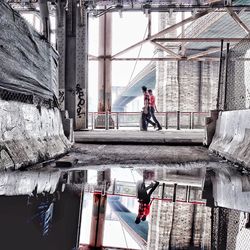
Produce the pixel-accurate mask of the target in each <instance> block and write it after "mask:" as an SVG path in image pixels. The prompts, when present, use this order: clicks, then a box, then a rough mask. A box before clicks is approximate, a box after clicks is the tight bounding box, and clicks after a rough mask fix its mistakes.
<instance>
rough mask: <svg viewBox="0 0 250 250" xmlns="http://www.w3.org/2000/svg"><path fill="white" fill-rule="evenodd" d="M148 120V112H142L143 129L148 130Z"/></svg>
mask: <svg viewBox="0 0 250 250" xmlns="http://www.w3.org/2000/svg"><path fill="white" fill-rule="evenodd" d="M147 127H148V126H147V120H146V114H145V113H142V129H143V130H147Z"/></svg>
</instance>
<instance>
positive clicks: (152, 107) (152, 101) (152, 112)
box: [148, 89, 162, 130]
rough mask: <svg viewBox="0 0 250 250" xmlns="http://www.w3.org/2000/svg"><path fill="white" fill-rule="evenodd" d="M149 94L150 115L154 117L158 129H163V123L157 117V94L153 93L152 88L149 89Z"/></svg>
mask: <svg viewBox="0 0 250 250" xmlns="http://www.w3.org/2000/svg"><path fill="white" fill-rule="evenodd" d="M148 94H149V113H150V116H151V117H152V119H153V121H154V122H155V124H156V125H157V127H158V129H157V130H162V126H161V124H160V123H159V122H158V120H157V118H156V117H155V111H156V112H158V110H157V108H156V105H155V96H154V95H153V91H152V89H149V90H148Z"/></svg>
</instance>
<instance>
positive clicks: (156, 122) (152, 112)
mask: <svg viewBox="0 0 250 250" xmlns="http://www.w3.org/2000/svg"><path fill="white" fill-rule="evenodd" d="M149 113H150V116H151V117H152V119H153V121H154V122H155V124H156V125H157V127H158V128H161V124H160V123H159V122H158V120H157V119H156V117H155V109H154V107H149Z"/></svg>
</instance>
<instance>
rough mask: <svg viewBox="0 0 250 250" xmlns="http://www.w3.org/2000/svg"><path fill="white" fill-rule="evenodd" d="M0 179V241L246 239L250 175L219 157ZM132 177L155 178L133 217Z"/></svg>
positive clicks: (141, 244)
mask: <svg viewBox="0 0 250 250" xmlns="http://www.w3.org/2000/svg"><path fill="white" fill-rule="evenodd" d="M0 181H1V185H0V194H1V197H0V217H1V218H0V221H1V232H0V233H1V242H0V249H4V250H5V249H6V250H12V249H13V250H14V249H25V250H34V249H36V250H40V249H41V250H50V249H51V250H52V249H53V250H64V249H65V250H72V249H89V246H92V248H94V249H98V247H100V246H102V245H104V246H107V247H109V248H120V249H127V248H129V249H149V250H151V249H152V250H153V249H229V246H230V249H248V248H247V247H248V246H249V245H250V243H249V241H248V240H247V237H250V232H249V229H248V228H249V227H250V223H249V215H248V213H249V212H250V178H249V175H247V174H246V173H245V174H242V173H240V172H238V171H237V170H236V169H235V168H233V167H229V166H228V165H226V164H224V163H220V164H219V166H207V165H206V167H205V165H204V166H202V165H198V164H197V168H185V166H182V167H180V168H178V169H176V168H160V167H158V168H153V167H152V166H148V167H145V168H139V167H136V166H135V167H134V168H111V169H108V168H107V169H104V170H102V171H96V170H93V169H92V170H90V169H85V170H77V171H76V170H74V171H71V170H68V171H61V170H60V171H59V170H53V171H48V170H46V171H23V172H2V173H1V174H0ZM138 181H141V183H142V182H143V183H145V185H146V186H148V185H150V184H151V183H155V182H154V181H157V182H159V185H157V187H156V189H155V191H154V192H153V193H152V196H151V200H152V204H151V207H150V213H149V215H148V216H147V218H146V220H145V221H143V220H141V222H140V223H139V224H136V223H135V219H136V217H137V215H138V206H139V203H138V199H137V197H136V196H137V191H136V183H137V182H138ZM241 211H243V212H241ZM248 239H249V238H248ZM79 245H80V248H79ZM244 247H245V248H244Z"/></svg>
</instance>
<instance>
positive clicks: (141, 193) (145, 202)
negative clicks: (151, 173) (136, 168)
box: [135, 181, 159, 224]
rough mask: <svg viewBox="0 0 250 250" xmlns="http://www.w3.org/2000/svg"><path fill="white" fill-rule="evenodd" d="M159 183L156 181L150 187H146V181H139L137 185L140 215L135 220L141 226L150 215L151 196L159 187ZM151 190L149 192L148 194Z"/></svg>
mask: <svg viewBox="0 0 250 250" xmlns="http://www.w3.org/2000/svg"><path fill="white" fill-rule="evenodd" d="M158 185H159V182H158V181H154V182H152V183H151V184H150V185H149V186H148V187H146V186H145V182H144V181H138V182H137V185H136V190H137V198H138V202H139V208H138V215H137V217H136V219H135V223H136V224H139V223H140V222H141V221H145V220H146V218H147V216H148V214H149V213H150V206H151V203H152V201H153V200H152V201H151V194H152V193H153V192H154V191H155V189H156V188H157V187H158ZM148 190H149V192H147V191H148Z"/></svg>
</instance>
